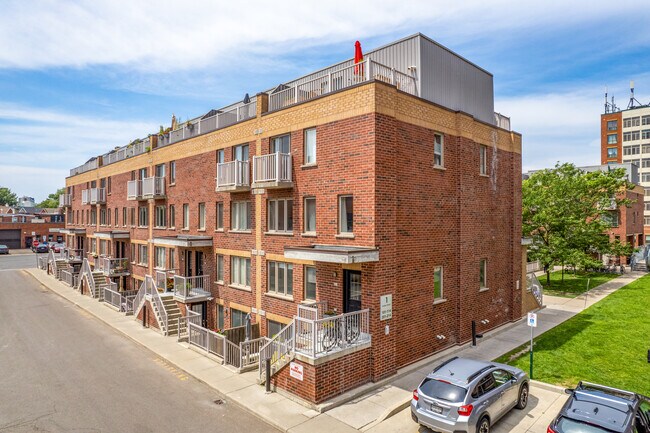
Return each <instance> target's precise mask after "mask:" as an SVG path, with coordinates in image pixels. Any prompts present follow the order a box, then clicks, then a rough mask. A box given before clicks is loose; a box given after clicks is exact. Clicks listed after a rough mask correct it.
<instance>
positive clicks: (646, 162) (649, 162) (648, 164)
mask: <svg viewBox="0 0 650 433" xmlns="http://www.w3.org/2000/svg"><path fill="white" fill-rule="evenodd" d="M641 167H643V168H650V158H643V159H642V160H641ZM646 195H648V194H646Z"/></svg>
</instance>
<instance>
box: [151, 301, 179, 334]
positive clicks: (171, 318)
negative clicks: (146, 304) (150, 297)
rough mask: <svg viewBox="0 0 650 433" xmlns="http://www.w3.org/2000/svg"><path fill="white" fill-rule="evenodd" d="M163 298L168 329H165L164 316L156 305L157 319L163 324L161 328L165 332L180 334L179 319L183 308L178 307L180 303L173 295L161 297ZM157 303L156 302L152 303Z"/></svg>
mask: <svg viewBox="0 0 650 433" xmlns="http://www.w3.org/2000/svg"><path fill="white" fill-rule="evenodd" d="M161 299H162V305H163V308H164V309H165V312H166V313H167V329H166V330H165V329H163V328H164V327H165V325H164V321H163V320H162V317H161V315H160V312H159V311H158V308H156V307H154V311H155V314H156V319H157V320H158V323H159V324H160V325H161V330H162V331H163V332H165V331H166V332H165V333H166V334H167V335H178V321H179V319H180V318H181V316H182V314H181V310H180V308H178V304H177V303H176V301H175V300H174V298H173V297H172V296H166V297H161ZM152 305H155V304H152Z"/></svg>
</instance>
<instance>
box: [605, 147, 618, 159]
mask: <svg viewBox="0 0 650 433" xmlns="http://www.w3.org/2000/svg"><path fill="white" fill-rule="evenodd" d="M617 157H618V149H617V148H615V147H608V148H607V158H610V159H611V158H617Z"/></svg>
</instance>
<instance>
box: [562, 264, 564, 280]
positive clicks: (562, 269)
mask: <svg viewBox="0 0 650 433" xmlns="http://www.w3.org/2000/svg"><path fill="white" fill-rule="evenodd" d="M562 284H564V262H562Z"/></svg>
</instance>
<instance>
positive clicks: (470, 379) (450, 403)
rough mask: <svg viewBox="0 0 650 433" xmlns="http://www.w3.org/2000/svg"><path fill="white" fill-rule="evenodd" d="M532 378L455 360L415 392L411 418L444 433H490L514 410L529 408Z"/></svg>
mask: <svg viewBox="0 0 650 433" xmlns="http://www.w3.org/2000/svg"><path fill="white" fill-rule="evenodd" d="M528 382H529V379H528V375H527V374H526V373H525V372H523V371H522V370H520V369H518V368H515V367H511V366H509V365H505V364H498V363H496V362H483V361H475V360H473V359H466V358H458V357H454V358H451V359H448V360H447V361H445V362H443V363H442V364H440V365H439V366H437V367H436V368H435V369H434V370H433V371H432V372H431V373H429V374H428V375H427V377H425V378H424V380H423V381H422V383H420V385H419V386H418V387H417V389H415V390H414V391H413V398H412V400H411V417H412V418H413V421H415V422H416V423H418V424H420V425H423V426H426V427H429V428H430V429H432V430H433V431H436V432H442V433H454V432H467V433H489V431H490V428H491V426H492V425H494V423H496V422H497V420H498V419H499V418H501V417H502V416H503V415H505V414H506V413H508V412H509V411H510V409H512V408H513V407H516V408H517V409H524V408H525V407H526V405H527V404H528V390H529V383H528Z"/></svg>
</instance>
